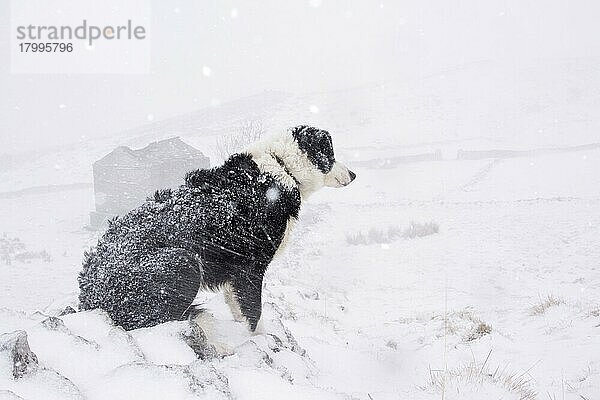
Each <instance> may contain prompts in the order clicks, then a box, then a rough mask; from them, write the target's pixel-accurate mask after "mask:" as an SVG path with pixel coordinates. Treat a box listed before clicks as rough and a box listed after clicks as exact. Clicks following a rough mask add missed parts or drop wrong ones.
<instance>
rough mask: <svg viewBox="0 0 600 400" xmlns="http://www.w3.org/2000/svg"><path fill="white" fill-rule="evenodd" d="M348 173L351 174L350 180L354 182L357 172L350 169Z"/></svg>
mask: <svg viewBox="0 0 600 400" xmlns="http://www.w3.org/2000/svg"><path fill="white" fill-rule="evenodd" d="M348 174H349V175H350V182H352V181H353V180H354V178H356V174H355V173H354V172H352V171H350V170H348Z"/></svg>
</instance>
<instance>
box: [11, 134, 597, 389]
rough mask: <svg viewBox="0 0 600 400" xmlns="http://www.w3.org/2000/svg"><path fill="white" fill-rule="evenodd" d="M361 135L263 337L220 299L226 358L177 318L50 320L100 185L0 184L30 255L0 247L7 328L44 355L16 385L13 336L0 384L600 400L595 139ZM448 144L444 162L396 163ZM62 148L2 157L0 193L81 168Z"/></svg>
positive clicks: (274, 278) (211, 324)
mask: <svg viewBox="0 0 600 400" xmlns="http://www.w3.org/2000/svg"><path fill="white" fill-rule="evenodd" d="M333 134H334V144H335V143H336V136H335V131H334V132H333ZM349 138H351V137H349V136H346V137H342V138H341V139H340V140H338V142H340V143H341V146H340V148H339V149H338V152H337V154H338V158H340V159H341V160H342V161H345V160H347V161H348V164H349V165H350V167H351V168H352V169H353V170H355V172H356V173H357V175H358V177H357V179H356V181H355V182H354V183H353V184H352V185H350V186H349V187H347V188H344V189H339V190H334V189H324V190H323V191H322V192H320V193H317V194H315V195H314V196H313V197H312V198H311V199H309V201H308V202H307V204H306V205H305V206H304V209H303V211H302V215H301V222H300V223H299V224H298V226H297V229H296V231H295V232H294V235H293V239H292V241H291V244H290V246H289V247H288V249H287V250H286V252H285V253H284V254H283V255H282V256H281V258H279V259H278V260H276V261H274V262H273V263H272V265H271V267H270V269H269V271H268V273H267V277H266V279H265V288H264V295H263V302H264V303H265V305H264V312H263V319H262V321H261V325H260V326H259V332H258V333H257V334H255V335H250V334H249V333H248V332H247V331H246V330H245V328H244V326H243V325H241V324H238V323H235V322H233V321H232V318H231V316H230V315H229V314H228V313H227V312H226V309H225V306H224V303H223V300H222V298H221V296H213V297H211V298H209V299H208V300H207V307H208V308H209V310H210V311H211V313H212V314H213V318H211V319H208V320H207V321H206V324H207V325H206V326H205V327H206V331H207V334H208V336H209V338H208V339H209V342H210V343H212V344H214V345H215V346H216V348H217V349H218V350H219V351H220V352H221V355H222V357H216V358H212V359H208V360H198V359H196V356H195V354H194V352H193V351H192V350H191V348H189V347H188V346H187V345H186V344H185V342H184V340H183V338H182V336H181V332H182V330H183V329H185V327H184V326H183V325H182V324H180V323H171V324H165V325H163V326H158V327H154V328H150V329H140V330H137V331H133V332H130V333H126V332H124V331H122V330H121V329H119V328H115V327H113V326H112V325H111V323H110V321H108V320H107V319H106V317H105V316H104V315H103V314H102V313H99V312H88V313H76V314H70V315H66V316H62V317H60V319H61V320H62V322H63V323H62V324H61V323H60V322H57V321H56V320H47V317H48V316H51V315H57V313H58V311H59V310H60V309H62V308H63V307H64V306H65V305H66V304H68V303H69V302H73V301H74V299H75V298H76V295H77V285H76V276H77V273H78V272H79V269H80V265H81V255H82V252H83V250H84V249H85V248H86V247H88V246H90V245H92V244H93V243H94V242H95V240H96V239H97V237H98V235H99V233H98V232H93V231H88V230H86V229H84V225H85V224H86V223H87V218H88V213H89V211H90V210H92V209H93V196H92V189H91V187H89V186H86V185H75V186H72V187H62V188H59V189H56V188H50V189H48V188H46V189H38V190H35V191H33V192H26V193H12V194H7V193H5V194H4V195H3V196H0V221H2V222H1V226H0V229H1V230H0V234H2V233H5V234H6V237H5V240H8V239H9V238H19V239H20V240H21V241H22V244H23V245H24V246H26V250H27V251H29V252H30V253H31V254H33V256H31V257H30V258H29V259H21V260H14V259H13V260H12V262H11V263H10V264H9V263H7V262H6V260H4V261H2V260H0V288H1V289H2V290H1V291H0V306H1V308H0V334H1V333H5V332H6V333H9V332H13V331H15V330H24V331H26V332H27V338H28V343H29V346H30V348H31V351H33V353H35V354H36V355H37V358H38V362H39V367H37V369H35V370H32V371H30V372H29V373H28V374H26V375H25V376H24V377H22V378H20V379H16V380H15V379H13V376H12V368H11V366H10V365H9V364H8V358H7V357H8V355H7V353H6V351H5V352H1V351H0V398H1V399H4V398H6V399H18V398H23V399H27V400H33V399H51V398H57V399H70V398H73V399H79V398H88V399H106V398H114V399H120V398H123V399H129V398H156V399H159V398H170V399H192V398H211V399H212V398H234V399H267V398H278V399H279V398H285V399H288V398H302V399H306V398H323V399H351V398H355V399H365V400H379V399H439V398H445V399H488V398H489V399H492V398H493V399H499V398H502V399H534V398H539V399H547V398H550V399H589V400H591V399H596V398H599V397H600V352H599V351H598V349H599V346H600V340H599V337H600V265H599V262H600V249H599V247H598V245H597V241H598V237H599V235H600V193H599V192H598V187H600V150H599V149H596V150H593V149H592V150H586V151H570V152H562V153H554V154H540V155H538V156H535V157H524V158H506V159H482V160H457V159H456V151H457V148H463V149H466V150H468V149H477V150H482V149H494V148H497V147H498V146H494V145H490V143H489V142H486V141H484V140H479V141H477V140H475V141H473V140H472V139H469V138H464V139H463V141H462V142H459V143H456V142H452V141H448V142H439V143H434V144H432V143H431V142H428V143H423V144H421V145H418V146H416V147H415V146H412V147H411V146H399V145H397V143H396V142H395V141H394V140H395V139H394V137H393V134H392V133H387V134H386V135H383V136H381V137H378V138H377V140H375V139H370V138H369V137H366V138H364V137H363V138H362V139H361V140H360V141H359V142H358V143H356V142H354V141H352V140H350V139H349ZM190 140H191V142H194V139H193V138H191V139H190ZM586 143H588V142H581V143H580V142H576V143H569V144H571V145H574V144H586ZM106 147H108V145H106ZM504 148H505V149H506V148H508V149H510V146H508V147H507V145H505V146H504ZM434 149H437V150H440V151H441V153H442V154H443V159H442V160H437V161H436V160H434V161H421V162H393V160H396V159H397V157H400V156H406V155H410V154H419V153H423V152H428V151H431V150H434ZM97 152H99V151H97ZM97 152H95V153H94V152H90V153H91V154H92V156H90V157H95V156H96V153H97ZM69 154H71V153H69ZM52 157H54V156H52V155H50V156H48V160H50V161H48V162H49V163H51V164H54V163H55V162H54V159H52ZM55 158H56V159H57V160H59V161H60V165H59V164H58V163H56V165H55V167H56V168H54V169H52V168H50V169H49V170H50V172H48V169H44V170H43V171H41V170H40V171H39V172H36V171H38V170H37V168H38V167H39V165H37V164H35V163H33V164H26V163H23V165H22V166H20V167H19V168H20V169H19V170H18V171H17V172H15V171H14V170H13V171H8V172H6V173H5V174H4V175H3V177H5V178H7V179H9V178H12V181H11V180H10V179H9V180H7V179H4V181H3V183H2V190H4V191H8V190H10V189H9V188H10V187H11V186H12V187H13V188H15V189H20V188H22V187H25V186H26V185H23V182H26V181H28V177H33V178H34V181H35V177H36V176H42V175H43V174H46V175H48V174H51V175H52V176H55V177H61V179H65V180H64V181H60V179H58V180H54V181H52V183H53V184H68V183H78V182H84V183H85V182H86V181H87V180H86V179H87V177H88V175H86V174H89V172H83V171H80V170H79V169H78V168H80V164H81V160H79V159H78V158H77V157H73V156H64V157H61V155H60V154H58V155H56V156H55ZM36 162H37V163H42V162H43V160H42V161H40V160H37V161H36ZM88 165H89V164H88ZM23 171H25V172H23ZM61 171H68V172H65V173H62V172H61ZM65 176H67V177H70V178H68V179H67V178H65ZM69 179H70V180H69ZM39 180H40V181H48V179H46V178H44V179H41V178H39ZM50 180H51V179H50ZM32 185H35V184H32ZM430 223H431V224H430ZM428 224H429V225H428ZM411 226H412V229H411ZM435 228H438V229H435ZM20 251H21V252H22V251H23V250H22V249H21V250H20ZM41 251H46V253H47V255H48V256H49V257H46V258H44V257H42V256H36V254H38V252H41ZM44 321H45V322H44ZM7 340H9V336H2V337H0V348H1V347H2V343H3V342H6V341H7ZM442 392H444V394H442ZM442 396H445V397H442Z"/></svg>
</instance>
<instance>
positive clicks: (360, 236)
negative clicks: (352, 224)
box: [346, 222, 440, 246]
mask: <svg viewBox="0 0 600 400" xmlns="http://www.w3.org/2000/svg"><path fill="white" fill-rule="evenodd" d="M439 230H440V227H439V225H438V224H437V223H435V222H426V223H423V224H421V223H418V222H411V223H410V224H409V226H408V227H407V228H406V229H401V228H399V227H397V226H390V227H388V228H387V229H377V228H371V229H369V230H368V231H367V232H366V233H363V232H357V233H350V234H347V235H346V243H348V244H349V245H352V246H357V245H362V244H387V243H391V242H393V241H395V240H398V239H414V238H418V237H424V236H429V235H433V234H435V233H438V232H439Z"/></svg>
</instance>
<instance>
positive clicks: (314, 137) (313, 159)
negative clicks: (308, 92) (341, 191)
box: [290, 125, 356, 193]
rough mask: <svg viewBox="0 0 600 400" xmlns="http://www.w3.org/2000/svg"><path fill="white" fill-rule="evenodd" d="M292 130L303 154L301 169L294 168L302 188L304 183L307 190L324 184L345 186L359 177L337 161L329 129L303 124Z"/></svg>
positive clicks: (313, 189)
mask: <svg viewBox="0 0 600 400" xmlns="http://www.w3.org/2000/svg"><path fill="white" fill-rule="evenodd" d="M290 133H291V135H292V138H293V139H294V142H295V144H296V146H297V147H298V149H299V150H300V153H301V156H302V157H300V158H301V159H302V162H300V163H299V164H300V165H302V167H303V168H301V170H300V171H298V168H294V170H295V171H294V175H295V176H296V179H297V180H298V183H299V186H300V189H301V191H302V189H303V187H304V189H305V190H304V191H305V192H308V193H310V192H313V191H315V190H317V189H319V188H320V187H322V186H327V187H336V188H337V187H343V186H347V185H348V184H350V182H352V181H353V180H354V178H356V174H355V173H354V172H352V171H350V170H349V169H348V168H347V167H346V166H345V165H344V164H342V163H341V162H339V161H336V159H335V155H334V152H333V144H332V142H331V135H330V134H329V132H327V131H326V130H323V129H318V128H315V127H312V126H306V125H300V126H297V127H295V128H292V129H291V131H290Z"/></svg>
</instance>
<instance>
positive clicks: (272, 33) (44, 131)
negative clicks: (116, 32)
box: [0, 0, 600, 154]
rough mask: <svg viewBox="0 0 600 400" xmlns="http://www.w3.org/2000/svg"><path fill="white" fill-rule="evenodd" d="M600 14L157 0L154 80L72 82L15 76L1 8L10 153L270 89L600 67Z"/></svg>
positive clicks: (431, 5)
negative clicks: (578, 63) (493, 70)
mask: <svg viewBox="0 0 600 400" xmlns="http://www.w3.org/2000/svg"><path fill="white" fill-rule="evenodd" d="M49 1H50V0H49ZM599 11H600V6H599V5H598V3H597V2H594V1H569V2H567V1H542V0H538V1H519V0H516V1H485V2H484V1H479V0H470V1H431V2H410V3H409V2H402V1H383V2H378V1H367V0H365V1H349V0H348V1H329V0H321V1H319V0H310V1H308V0H307V1H281V0H268V1H260V2H259V1H252V2H251V1H210V2H209V1H192V0H189V1H169V2H165V1H154V2H153V8H152V13H153V24H152V27H151V34H152V73H151V74H147V75H72V76H66V75H15V74H10V63H9V60H8V58H7V54H8V46H9V45H10V42H9V34H11V33H9V22H10V21H9V20H8V15H9V1H8V0H0V53H1V54H2V58H0V60H1V61H0V154H1V153H12V152H20V151H24V150H25V149H30V148H39V147H42V146H47V145H60V144H61V143H67V142H72V141H74V140H78V139H79V138H81V137H82V135H85V137H87V138H91V137H97V136H100V135H107V134H114V133H115V132H117V131H119V130H122V129H126V128H130V127H134V126H138V125H142V124H145V123H147V122H148V115H150V114H151V115H152V116H153V117H154V120H159V119H162V118H165V117H168V116H172V115H176V114H181V113H184V112H188V111H191V110H195V109H198V108H201V107H205V106H208V105H210V104H211V102H214V101H217V100H218V101H221V102H223V101H227V100H232V99H235V98H239V97H242V96H246V95H250V94H255V93H260V92H261V91H264V90H283V91H289V92H294V93H303V92H314V91H325V90H330V89H335V88H342V87H353V86H358V85H361V84H365V83H374V82H389V83H391V84H398V85H400V84H402V83H403V82H406V81H411V80H415V79H418V78H419V77H421V76H426V75H427V74H430V73H435V72H439V71H443V70H445V69H448V68H452V67H454V66H457V65H462V64H465V63H470V62H478V61H486V62H491V63H493V64H499V65H503V66H508V67H514V68H518V67H519V66H520V65H522V64H532V63H533V64H543V63H544V62H546V61H547V60H555V59H569V58H599V57H600V41H599V40H598V32H599V31H598V21H599V20H600V13H599ZM204 66H208V67H209V68H210V71H211V74H210V76H209V77H207V76H205V75H204V74H203V73H202V70H203V67H204ZM490 96H493V92H491V93H490Z"/></svg>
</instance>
